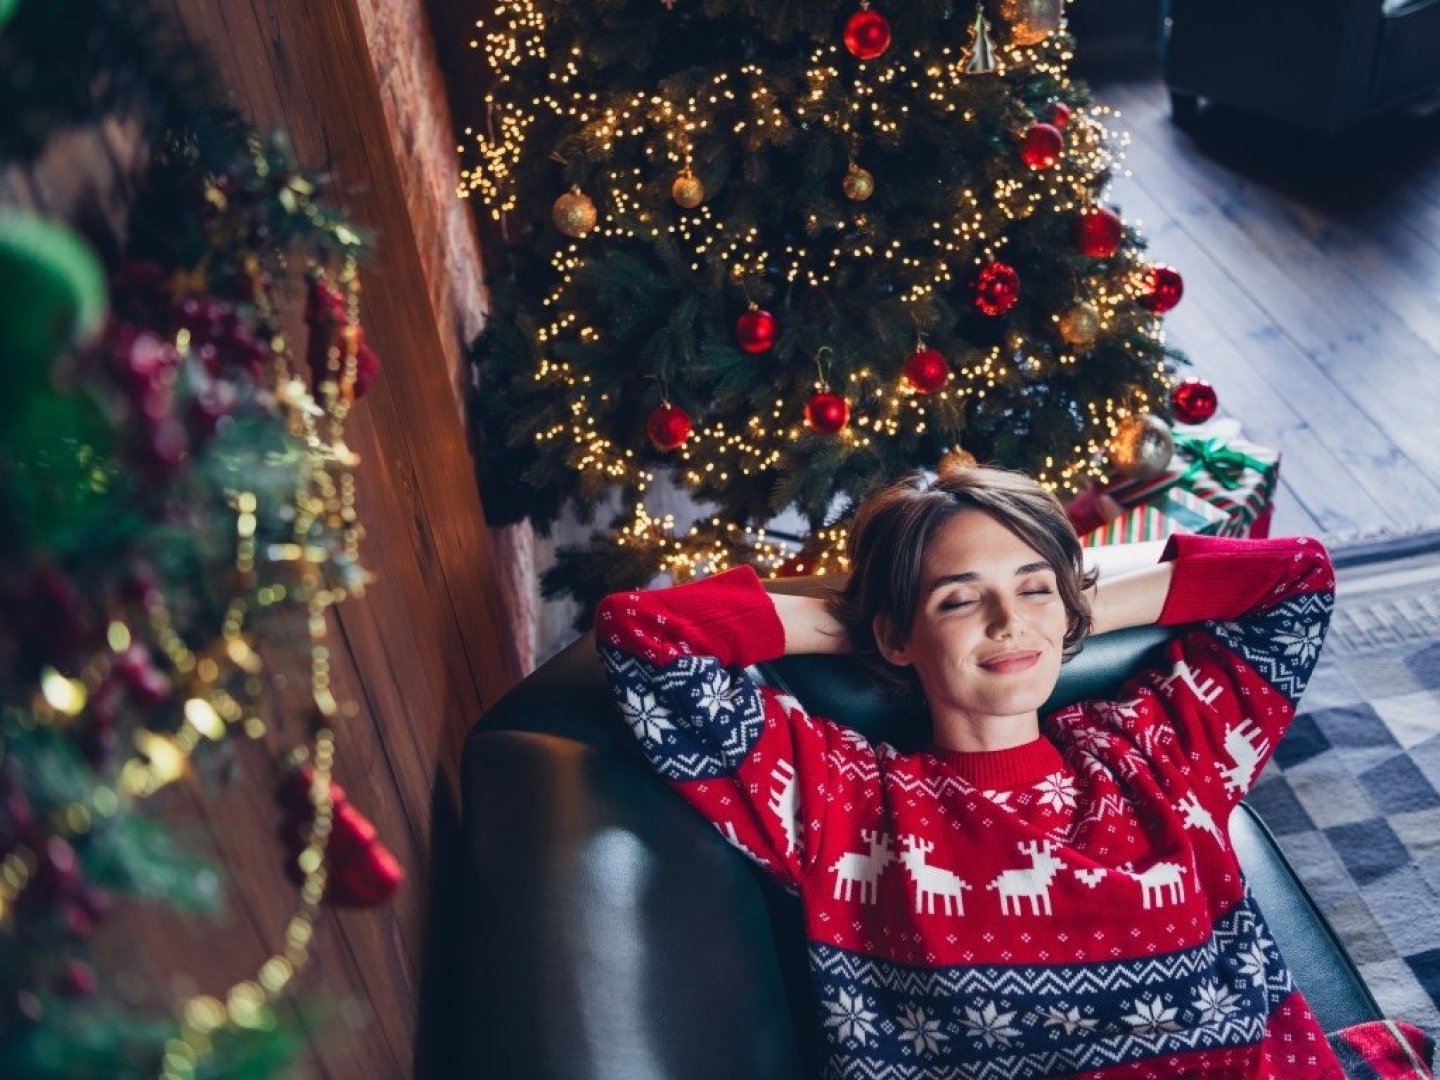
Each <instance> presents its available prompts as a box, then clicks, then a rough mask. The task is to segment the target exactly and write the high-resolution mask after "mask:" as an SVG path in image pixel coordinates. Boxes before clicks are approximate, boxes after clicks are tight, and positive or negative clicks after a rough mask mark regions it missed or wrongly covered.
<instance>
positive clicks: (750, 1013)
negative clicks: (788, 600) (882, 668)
mask: <svg viewBox="0 0 1440 1080" xmlns="http://www.w3.org/2000/svg"><path fill="white" fill-rule="evenodd" d="M1159 547H1160V545H1156V544H1144V545H1133V547H1132V548H1131V549H1130V550H1129V552H1125V551H1124V550H1123V549H1111V550H1110V551H1107V552H1106V553H1105V554H1102V555H1099V556H1098V558H1099V559H1100V560H1102V564H1103V565H1105V566H1106V568H1107V570H1108V571H1109V572H1115V571H1116V570H1117V569H1118V565H1117V562H1116V560H1117V559H1120V560H1123V559H1126V558H1128V559H1130V560H1132V561H1131V562H1129V563H1126V564H1125V565H1134V564H1135V563H1141V564H1143V563H1146V562H1153V561H1154V559H1155V558H1156V557H1157V555H1158V549H1159ZM805 587H806V586H805V585H804V583H793V582H786V583H782V584H778V585H776V586H774V588H775V589H776V590H777V591H780V590H785V591H803V590H804V589H805ZM1165 638H1166V632H1165V631H1162V630H1157V629H1154V628H1144V629H1139V630H1129V631H1122V632H1118V633H1113V634H1107V635H1104V636H1101V637H1097V638H1094V639H1092V640H1091V641H1090V642H1089V643H1087V645H1086V648H1085V650H1084V652H1083V653H1081V655H1080V656H1079V657H1077V658H1076V659H1075V660H1074V661H1072V662H1071V663H1069V664H1067V665H1066V667H1065V668H1064V670H1063V676H1062V678H1061V681H1060V685H1059V687H1057V690H1056V694H1055V696H1054V697H1053V698H1052V699H1051V702H1050V703H1047V708H1050V707H1059V705H1061V704H1063V703H1065V702H1068V701H1076V700H1082V699H1085V698H1093V697H1098V696H1103V695H1104V694H1105V693H1106V691H1107V690H1108V689H1110V688H1113V687H1115V686H1116V685H1118V684H1119V682H1121V681H1122V680H1123V678H1124V677H1125V676H1126V675H1127V674H1128V673H1129V672H1130V671H1132V670H1134V669H1135V668H1136V667H1137V666H1138V665H1139V664H1140V663H1141V662H1142V661H1143V659H1144V658H1145V657H1146V655H1147V654H1148V653H1149V652H1150V650H1152V649H1154V648H1156V647H1157V646H1159V645H1160V644H1162V643H1163V641H1164V640H1165ZM758 674H759V675H760V677H761V678H762V679H763V680H765V681H766V682H768V683H770V684H771V685H783V686H784V687H786V688H787V689H788V690H789V691H790V692H791V693H793V694H794V695H795V696H796V697H797V698H799V700H800V701H801V702H802V703H803V704H804V705H805V706H806V707H807V709H809V710H810V711H811V712H813V713H815V714H818V715H821V716H828V717H830V718H832V719H835V720H837V721H840V722H842V723H845V724H847V725H848V726H850V727H853V728H854V729H856V730H857V731H860V732H861V733H862V734H864V735H865V736H866V737H867V738H870V739H871V740H872V741H873V740H884V741H887V742H891V743H893V744H895V745H897V746H900V747H902V748H906V747H914V746H917V745H919V744H921V743H923V741H924V739H925V734H926V733H925V731H924V723H923V720H920V719H919V718H918V717H915V716H906V715H902V714H899V713H897V712H896V710H895V709H893V708H890V707H887V706H886V705H885V702H884V700H883V698H882V697H881V695H880V694H879V692H878V690H877V688H876V687H875V685H874V684H873V682H872V681H871V680H870V679H869V678H868V677H867V676H865V675H863V674H862V673H861V672H860V671H859V670H858V668H857V667H856V666H855V665H853V664H849V663H846V662H845V661H844V659H842V658H836V657H810V656H802V657H787V658H785V659H784V660H781V661H777V662H775V663H772V664H766V665H763V667H762V668H761V669H760V670H759V671H758ZM462 773H463V783H464V798H463V803H464V844H465V847H464V851H465V856H464V858H465V872H466V874H467V875H468V881H467V889H466V892H465V901H464V906H465V917H464V919H463V921H462V922H461V923H460V925H461V926H462V927H463V930H462V932H463V934H464V935H465V939H464V941H463V942H462V943H461V947H462V948H463V949H464V950H466V951H465V955H464V956H463V957H462V960H461V964H460V968H461V970H462V971H463V973H464V974H463V976H462V977H463V980H464V995H465V996H464V1000H463V1001H462V1002H461V1006H460V1011H461V1015H462V1016H463V1018H464V1020H463V1024H464V1027H463V1030H462V1032H461V1038H462V1040H463V1043H464V1046H463V1052H464V1054H465V1072H464V1075H465V1076H466V1077H473V1078H475V1080H511V1078H516V1080H519V1078H525V1080H547V1078H552V1077H553V1078H556V1080H561V1078H563V1080H584V1078H601V1077H604V1078H624V1080H651V1078H662V1077H663V1078H674V1080H710V1078H713V1080H735V1078H738V1077H745V1078H747V1080H765V1078H771V1077H787V1078H788V1077H803V1076H808V1075H816V1074H817V1071H818V1070H817V1062H818V1047H817V1046H816V1045H815V1043H814V1041H813V1034H812V1033H813V1029H814V1024H815V1020H814V1013H813V1000H812V995H811V991H810V986H809V976H808V971H807V969H806V955H805V942H804V933H803V928H802V926H801V921H800V913H799V906H798V904H797V902H796V901H795V900H794V898H793V897H791V896H789V895H787V894H786V893H785V892H784V891H783V890H781V889H779V888H778V887H776V886H773V885H772V884H771V883H770V882H769V881H768V880H767V879H766V878H765V877H764V875H763V874H761V873H760V871H758V870H756V869H755V868H754V867H753V866H752V865H751V864H750V863H749V862H748V861H747V860H746V859H745V858H744V857H743V856H741V855H740V854H739V853H738V852H736V851H734V850H733V849H732V848H731V847H730V846H729V845H728V844H727V843H726V842H725V840H724V839H723V838H722V837H721V836H720V835H719V833H717V832H716V830H715V829H713V828H712V827H711V826H710V825H708V824H707V823H706V822H705V821H704V820H703V819H702V818H701V817H700V816H699V815H698V814H696V813H695V812H694V810H692V809H691V808H690V807H689V806H688V805H686V804H685V803H684V802H683V801H682V800H681V799H680V797H679V796H678V795H677V794H675V793H674V792H672V791H670V790H669V789H668V788H667V787H666V786H665V784H664V783H663V782H662V781H661V780H659V779H658V778H657V777H656V776H655V775H654V774H653V773H651V772H650V770H649V768H648V767H647V766H646V765H645V763H644V762H643V760H642V759H641V758H640V756H639V753H638V750H637V749H636V747H635V746H634V740H633V737H632V736H631V734H630V732H629V729H628V728H627V727H626V726H625V724H624V721H623V720H622V719H621V718H620V717H619V715H618V713H617V712H616V710H615V708H614V705H613V704H612V702H611V698H610V693H609V689H608V686H607V684H606V681H605V676H604V672H603V670H602V668H601V665H600V661H599V658H598V657H597V655H596V653H595V650H594V643H593V641H592V639H591V638H590V637H589V635H587V636H585V637H583V638H581V639H580V640H579V641H577V642H575V643H574V644H572V645H571V646H570V647H568V648H567V649H565V650H564V651H563V652H561V653H560V654H559V655H557V656H555V657H554V658H553V659H551V660H550V661H549V662H547V663H546V664H545V665H543V666H542V667H541V668H540V669H539V670H538V671H536V672H535V673H534V674H533V675H531V676H530V677H529V678H528V679H526V680H525V681H524V682H523V683H521V684H520V685H519V686H518V687H516V688H515V690H514V691H512V692H511V693H510V694H509V695H507V696H506V697H505V698H504V700H502V701H501V702H500V703H499V705H497V706H496V707H495V708H494V709H492V710H491V711H490V712H489V713H488V714H487V715H486V716H485V718H484V720H483V721H482V722H481V723H480V724H478V725H477V726H476V727H475V729H474V730H473V731H472V732H471V733H470V736H469V739H468V740H467V744H466V748H465V758H464V762H463V767H462ZM1230 834H1231V837H1232V839H1233V841H1234V843H1235V846H1236V850H1237V852H1238V854H1239V856H1240V861H1241V863H1242V865H1243V866H1244V868H1245V872H1246V876H1247V878H1248V880H1249V882H1250V887H1251V889H1252V891H1253V892H1254V894H1255V896H1256V899H1257V901H1258V902H1259V904H1260V906H1261V908H1262V910H1263V911H1264V912H1265V914H1266V918H1267V922H1268V923H1269V925H1270V928H1271V930H1272V932H1273V933H1274V935H1275V938H1276V941H1277V944H1278V945H1279V946H1280V949H1281V952H1282V953H1283V954H1284V956H1285V958H1286V960H1287V962H1288V963H1289V965H1290V967H1291V970H1292V973H1293V975H1294V977H1295V981H1296V983H1297V984H1298V985H1299V986H1300V988H1301V989H1302V990H1303V991H1304V992H1305V994H1306V995H1307V997H1308V999H1309V1001H1310V1003H1311V1006H1312V1007H1313V1008H1314V1010H1315V1012H1316V1014H1317V1015H1318V1016H1319V1018H1320V1021H1321V1023H1322V1024H1323V1025H1324V1026H1325V1027H1326V1029H1327V1030H1333V1029H1335V1028H1337V1027H1342V1026H1344V1025H1346V1024H1350V1023H1356V1022H1359V1021H1361V1020H1366V1019H1374V1018H1377V1017H1378V1015H1379V1010H1378V1008H1377V1006H1376V1004H1375V1001H1374V999H1373V997H1371V995H1370V993H1369V991H1368V990H1367V988H1366V987H1365V985H1364V983H1363V982H1362V981H1361V979H1360V976H1359V974H1358V972H1357V971H1356V969H1355V966H1354V964H1353V963H1352V962H1351V960H1350V958H1349V957H1348V956H1347V955H1346V953H1345V951H1344V949H1343V948H1342V947H1341V945H1340V944H1339V942H1338V941H1337V940H1336V939H1335V937H1334V934H1333V932H1332V931H1331V930H1330V928H1329V926H1328V924H1327V923H1326V922H1325V920H1324V918H1323V916H1321V914H1320V912H1319V911H1318V909H1317V908H1316V907H1315V905H1314V903H1313V902H1312V901H1311V900H1310V898H1309V896H1308V895H1307V894H1306V892H1305V889H1304V887H1303V886H1302V885H1301V883H1300V882H1299V881H1298V880H1297V879H1296V878H1295V876H1294V874H1293V872H1292V871H1291V870H1290V868H1289V866H1288V864H1287V863H1286V862H1285V860H1284V858H1283V856H1281V854H1280V852H1279V849H1278V848H1277V847H1276V846H1275V842H1274V839H1273V838H1272V837H1271V836H1270V834H1269V833H1268V832H1267V831H1266V830H1265V828H1264V826H1263V825H1262V824H1260V822H1259V821H1258V819H1257V818H1255V816H1254V815H1253V813H1252V812H1251V811H1250V810H1249V808H1248V807H1244V806H1242V807H1241V808H1240V809H1238V810H1237V811H1236V814H1235V817H1234V818H1232V820H1231V822H1230Z"/></svg>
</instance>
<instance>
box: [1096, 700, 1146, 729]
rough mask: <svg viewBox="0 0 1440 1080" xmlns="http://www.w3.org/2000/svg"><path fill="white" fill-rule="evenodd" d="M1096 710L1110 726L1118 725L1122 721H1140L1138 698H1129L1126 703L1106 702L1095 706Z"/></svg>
mask: <svg viewBox="0 0 1440 1080" xmlns="http://www.w3.org/2000/svg"><path fill="white" fill-rule="evenodd" d="M1096 708H1097V709H1098V710H1099V711H1100V712H1101V713H1102V715H1104V717H1105V718H1106V719H1107V720H1109V721H1110V722H1111V723H1112V724H1117V725H1118V724H1119V723H1120V722H1121V721H1122V720H1138V719H1140V701H1139V699H1138V698H1131V699H1129V700H1128V701H1107V702H1104V703H1103V704H1100V705H1097V706H1096Z"/></svg>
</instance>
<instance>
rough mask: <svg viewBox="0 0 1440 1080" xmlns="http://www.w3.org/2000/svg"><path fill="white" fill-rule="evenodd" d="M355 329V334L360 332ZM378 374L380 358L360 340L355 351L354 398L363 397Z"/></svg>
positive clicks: (357, 328)
mask: <svg viewBox="0 0 1440 1080" xmlns="http://www.w3.org/2000/svg"><path fill="white" fill-rule="evenodd" d="M355 329H356V332H357V333H358V332H359V330H360V328H359V327H358V326H357V327H356V328H355ZM379 374H380V357H378V356H376V355H375V350H374V349H372V348H370V346H369V345H366V344H365V341H364V339H363V338H362V339H361V341H360V346H359V348H357V349H356V350H355V396H356V397H357V398H362V397H364V396H365V392H366V391H367V390H369V389H370V384H371V383H373V382H374V381H375V378H376V376H378V375H379Z"/></svg>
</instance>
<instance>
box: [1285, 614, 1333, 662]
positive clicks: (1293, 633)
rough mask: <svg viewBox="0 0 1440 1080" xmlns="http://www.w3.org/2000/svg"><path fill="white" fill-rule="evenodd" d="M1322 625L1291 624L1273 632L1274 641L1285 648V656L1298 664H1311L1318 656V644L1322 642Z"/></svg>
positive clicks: (1313, 623) (1314, 623)
mask: <svg viewBox="0 0 1440 1080" xmlns="http://www.w3.org/2000/svg"><path fill="white" fill-rule="evenodd" d="M1322 628H1323V627H1322V624H1321V623H1318V622H1312V623H1298V622H1297V623H1292V624H1291V625H1290V626H1288V627H1286V628H1285V629H1283V630H1277V631H1275V641H1276V642H1277V643H1278V644H1280V645H1283V646H1284V647H1285V655H1286V657H1288V658H1289V659H1291V660H1294V661H1295V662H1296V663H1299V664H1313V663H1314V662H1315V658H1316V657H1318V656H1319V655H1320V643H1321V642H1322V641H1323V640H1324V635H1323V634H1322V633H1321V630H1322Z"/></svg>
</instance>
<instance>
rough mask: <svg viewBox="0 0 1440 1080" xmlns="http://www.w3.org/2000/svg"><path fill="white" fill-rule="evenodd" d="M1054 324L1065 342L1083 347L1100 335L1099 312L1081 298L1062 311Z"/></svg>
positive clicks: (1090, 343) (1091, 343)
mask: <svg viewBox="0 0 1440 1080" xmlns="http://www.w3.org/2000/svg"><path fill="white" fill-rule="evenodd" d="M1056 325H1057V326H1058V327H1059V330H1060V336H1061V337H1062V338H1064V339H1065V340H1066V342H1068V343H1069V344H1071V345H1074V346H1077V347H1079V348H1084V347H1085V346H1086V345H1094V344H1095V339H1096V338H1098V337H1099V336H1100V312H1099V311H1098V310H1097V309H1096V307H1095V305H1094V304H1091V303H1089V302H1087V301H1084V300H1082V301H1080V303H1078V304H1072V305H1071V306H1070V307H1068V308H1066V309H1065V310H1064V311H1062V312H1061V313H1060V316H1059V318H1058V319H1057V320H1056Z"/></svg>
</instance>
